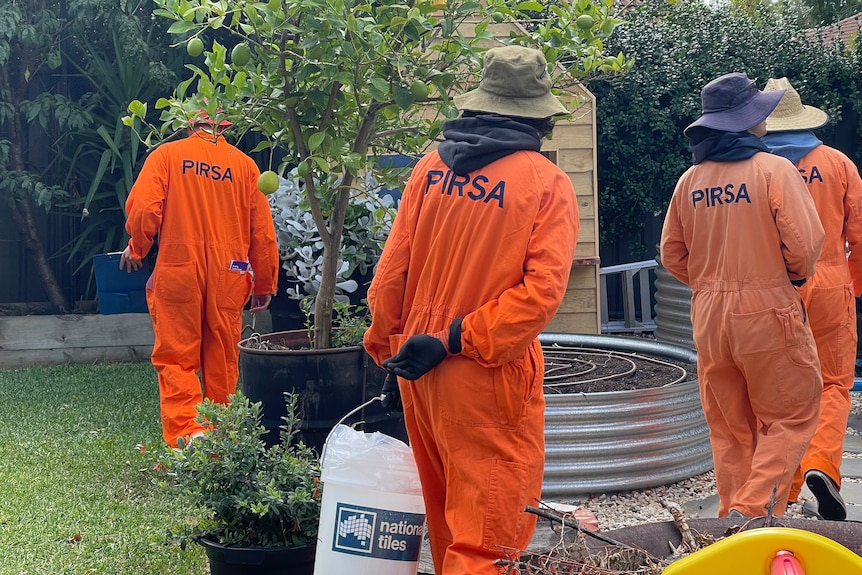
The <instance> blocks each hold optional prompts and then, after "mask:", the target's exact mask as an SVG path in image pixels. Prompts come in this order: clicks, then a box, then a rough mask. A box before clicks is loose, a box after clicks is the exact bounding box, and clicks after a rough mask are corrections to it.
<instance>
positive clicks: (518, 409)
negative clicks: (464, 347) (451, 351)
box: [436, 356, 532, 429]
mask: <svg viewBox="0 0 862 575" xmlns="http://www.w3.org/2000/svg"><path fill="white" fill-rule="evenodd" d="M522 363H523V362H510V363H507V364H506V365H504V366H501V367H496V368H486V367H483V366H481V365H479V364H478V363H476V362H475V361H473V360H472V359H468V358H462V357H458V356H456V357H453V358H450V359H449V360H447V361H446V362H445V363H444V364H442V365H441V367H440V368H438V373H437V375H436V377H437V381H438V382H439V383H438V385H440V386H441V389H443V387H442V386H445V388H446V389H447V391H446V392H445V393H441V394H439V396H438V398H439V410H440V416H441V417H443V418H444V419H446V420H448V421H451V422H453V423H456V424H458V425H464V426H467V427H485V428H490V429H518V428H521V427H523V426H524V425H526V417H525V414H526V410H527V403H526V401H525V397H526V396H527V395H528V390H527V389H525V388H526V387H527V386H528V385H529V384H530V383H532V380H526V379H525V377H524V369H523V365H522Z"/></svg>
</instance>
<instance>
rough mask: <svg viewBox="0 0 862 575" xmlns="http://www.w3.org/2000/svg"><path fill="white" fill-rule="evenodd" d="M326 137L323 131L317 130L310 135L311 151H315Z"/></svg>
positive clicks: (309, 144) (309, 145) (309, 146)
mask: <svg viewBox="0 0 862 575" xmlns="http://www.w3.org/2000/svg"><path fill="white" fill-rule="evenodd" d="M325 138H326V134H325V133H323V132H316V133H314V134H312V135H311V136H309V137H308V149H309V151H311V152H315V151H316V150H317V149H318V148H320V145H321V144H322V143H323V140H324V139H325Z"/></svg>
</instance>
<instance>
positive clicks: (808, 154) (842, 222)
mask: <svg viewBox="0 0 862 575" xmlns="http://www.w3.org/2000/svg"><path fill="white" fill-rule="evenodd" d="M773 90H785V92H784V96H783V97H782V98H781V101H780V102H779V103H778V107H776V108H775V110H774V111H773V112H772V114H770V116H769V117H768V118H767V119H766V129H767V132H768V133H767V134H766V135H765V136H764V137H763V142H764V143H765V144H766V145H767V146H769V148H770V150H772V153H773V154H778V155H779V156H783V157H785V158H787V159H788V160H790V161H791V162H793V163H794V164H795V165H796V168H797V169H798V170H799V173H800V174H801V175H802V178H803V179H804V180H805V183H806V184H807V185H808V190H809V192H811V197H812V198H813V200H814V205H815V206H817V212H818V213H819V214H820V223H821V224H823V229H824V230H825V231H826V241H825V242H824V243H823V251H822V252H821V253H820V259H819V260H817V272H816V273H815V274H814V277H812V278H811V279H810V280H808V282H807V283H806V284H805V285H803V286H802V287H801V288H799V292H800V294H801V295H802V301H803V302H804V303H805V309H806V310H808V321H809V322H810V324H811V331H812V332H813V333H814V341H815V342H817V355H818V356H819V358H820V370H821V373H822V374H823V394H822V395H821V398H820V416H819V419H818V422H817V431H816V432H815V433H814V438H813V439H812V440H811V443H810V444H809V446H808V450H807V451H806V452H805V455H804V456H803V458H802V465H801V466H800V467H799V468H798V469H797V471H796V475H795V476H794V479H793V484H792V485H791V488H790V495H789V499H790V501H796V500H797V498H798V497H799V493H800V491H801V490H802V482H803V480H804V481H805V483H806V484H807V485H808V488H809V489H811V492H812V493H813V494H814V496H815V497H816V498H817V514H818V515H820V516H821V517H822V518H823V519H830V520H833V521H843V520H844V519H845V518H846V517H847V509H846V507H845V505H844V500H843V499H842V497H841V494H840V493H839V489H840V488H841V457H842V455H843V445H844V434H845V432H846V430H847V418H848V416H849V415H850V390H851V389H852V388H853V377H854V370H855V363H856V339H857V336H856V300H855V296H857V295H859V294H860V293H862V179H860V178H859V170H858V169H857V168H856V166H855V165H854V164H853V162H852V161H851V160H850V159H849V158H848V157H847V156H845V155H844V154H842V153H841V152H839V151H838V150H836V149H834V148H830V147H829V146H824V145H823V142H821V141H820V140H819V139H817V137H816V136H815V135H814V134H813V133H812V132H811V130H814V129H816V128H820V127H821V126H823V125H825V124H826V122H827V121H828V120H829V116H828V115H827V114H826V112H824V111H823V110H820V109H819V108H814V107H812V106H805V105H803V104H802V100H801V99H800V97H799V94H798V93H797V91H796V90H795V89H794V88H793V86H792V85H791V84H790V82H789V81H788V79H787V78H778V79H775V78H771V79H769V81H767V83H766V87H765V88H764V91H773ZM848 246H849V248H850V255H849V258H848V256H847V247H848Z"/></svg>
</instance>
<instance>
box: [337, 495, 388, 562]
mask: <svg viewBox="0 0 862 575" xmlns="http://www.w3.org/2000/svg"><path fill="white" fill-rule="evenodd" d="M335 518H336V531H335V541H334V542H333V545H332V546H333V548H334V549H339V550H342V551H348V552H351V553H360V554H368V555H370V554H371V553H372V551H373V547H374V545H373V542H374V529H375V526H376V525H377V513H376V512H374V511H370V510H368V509H363V508H356V507H350V506H346V505H342V504H339V505H338V508H337V510H336V514H335Z"/></svg>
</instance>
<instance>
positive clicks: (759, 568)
mask: <svg viewBox="0 0 862 575" xmlns="http://www.w3.org/2000/svg"><path fill="white" fill-rule="evenodd" d="M781 550H786V551H792V552H793V554H794V555H795V556H796V558H797V559H798V560H799V562H800V563H801V564H802V568H803V570H804V573H805V575H850V574H851V573H852V574H862V557H860V556H859V555H856V554H855V553H853V552H852V551H850V550H849V549H847V548H846V547H844V546H843V545H841V544H840V543H836V542H835V541H832V540H831V539H829V538H827V537H824V536H822V535H819V534H817V533H811V532H810V531H804V530H802V529H795V528H792V527H763V528H759V529H751V530H749V531H742V532H741V533H736V534H734V535H731V536H729V537H726V538H724V539H722V540H721V541H718V542H716V543H713V544H712V545H710V546H709V547H705V548H704V549H701V550H700V551H697V552H695V553H692V554H691V555H689V556H688V557H683V558H682V559H680V560H679V561H675V562H674V563H671V564H670V565H669V566H668V567H667V568H666V569H665V570H664V571H662V575H727V574H728V573H732V574H733V575H769V567H770V564H771V563H772V560H773V559H774V558H775V554H776V553H778V552H779V551H781Z"/></svg>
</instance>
